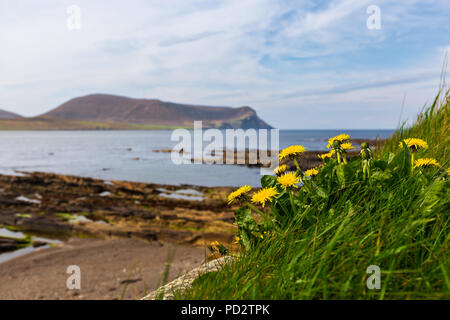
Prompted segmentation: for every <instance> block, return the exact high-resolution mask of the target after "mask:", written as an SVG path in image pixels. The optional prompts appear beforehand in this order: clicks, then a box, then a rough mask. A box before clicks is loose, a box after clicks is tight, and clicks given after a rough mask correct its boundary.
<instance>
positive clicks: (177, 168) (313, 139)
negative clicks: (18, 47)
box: [0, 130, 392, 186]
mask: <svg viewBox="0 0 450 320" xmlns="http://www.w3.org/2000/svg"><path fill="white" fill-rule="evenodd" d="M342 132H346V133H348V134H350V135H351V137H352V138H367V139H373V138H376V136H377V135H379V136H380V137H382V138H384V137H387V136H389V135H390V134H391V133H392V130H281V131H280V148H284V147H287V146H289V145H292V144H302V145H304V146H305V147H306V148H307V149H309V150H324V149H325V146H326V144H327V143H326V139H327V138H329V137H331V136H334V135H337V134H339V133H342ZM171 134H172V131H164V130H162V131H0V148H1V150H2V152H1V153H0V173H3V174H17V172H16V171H15V170H18V171H43V172H53V173H59V174H69V175H78V176H86V177H94V178H100V179H104V180H129V181H138V182H149V183H161V184H174V185H177V184H191V185H203V186H238V185H243V184H250V185H253V186H259V180H260V178H261V170H260V169H258V168H247V167H245V166H233V165H212V164H211V165H207V164H181V165H176V164H174V163H173V162H172V161H171V154H170V153H164V152H153V151H155V150H161V149H172V148H173V147H174V146H175V145H176V144H177V143H178V141H171V139H170V137H171ZM203 144H204V147H206V145H207V144H208V143H206V142H204V143H203ZM243 148H245V146H238V149H243ZM136 159H138V160H136Z"/></svg>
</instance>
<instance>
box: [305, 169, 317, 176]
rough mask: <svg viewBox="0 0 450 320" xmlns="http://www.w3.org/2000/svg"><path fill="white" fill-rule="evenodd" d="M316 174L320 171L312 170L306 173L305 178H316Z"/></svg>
mask: <svg viewBox="0 0 450 320" xmlns="http://www.w3.org/2000/svg"><path fill="white" fill-rule="evenodd" d="M316 174H319V170H317V169H316V168H312V169H309V170H306V171H305V176H307V177H312V176H315V175H316Z"/></svg>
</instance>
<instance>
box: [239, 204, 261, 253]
mask: <svg viewBox="0 0 450 320" xmlns="http://www.w3.org/2000/svg"><path fill="white" fill-rule="evenodd" d="M234 215H235V218H236V224H237V226H238V229H239V237H240V238H241V240H242V245H243V246H244V249H245V250H249V249H250V247H251V242H252V240H253V238H254V235H253V232H256V233H257V232H258V230H259V228H258V224H257V223H256V221H255V219H254V218H253V214H252V211H251V210H250V209H249V208H248V207H242V208H239V209H238V210H236V211H235V212H234Z"/></svg>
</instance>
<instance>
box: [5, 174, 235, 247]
mask: <svg viewBox="0 0 450 320" xmlns="http://www.w3.org/2000/svg"><path fill="white" fill-rule="evenodd" d="M231 189H232V188H227V187H216V188H208V187H197V186H187V185H182V186H170V185H159V184H146V183H136V182H125V181H103V180H99V179H93V178H82V177H75V176H67V175H57V174H51V173H42V172H33V173H22V175H19V176H8V175H0V228H6V229H8V230H13V231H20V232H23V233H26V234H32V235H38V236H45V237H48V238H58V239H68V238H70V237H95V238H103V239H106V238H117V237H121V238H138V239H143V240H149V241H162V242H174V243H179V244H189V245H204V244H207V243H210V242H211V241H215V240H218V241H222V242H225V243H229V242H231V241H232V238H233V232H234V225H233V221H234V214H233V208H230V207H228V206H227V204H226V195H227V194H228V193H229V192H230V191H231ZM0 236H1V234H0ZM3 238H4V237H3ZM2 241H3V242H4V243H3V242H2V243H0V252H1V251H7V250H11V249H12V248H14V247H16V248H18V247H19V245H20V243H18V242H17V241H13V240H8V241H7V240H2ZM2 248H3V249H2Z"/></svg>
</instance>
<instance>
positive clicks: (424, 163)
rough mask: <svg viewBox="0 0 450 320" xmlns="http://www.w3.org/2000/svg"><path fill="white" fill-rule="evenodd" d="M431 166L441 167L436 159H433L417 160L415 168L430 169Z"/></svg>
mask: <svg viewBox="0 0 450 320" xmlns="http://www.w3.org/2000/svg"><path fill="white" fill-rule="evenodd" d="M431 166H436V167H439V166H440V164H439V163H438V162H437V161H436V159H432V158H422V159H417V160H416V161H415V162H414V168H416V167H422V168H428V167H431Z"/></svg>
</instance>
